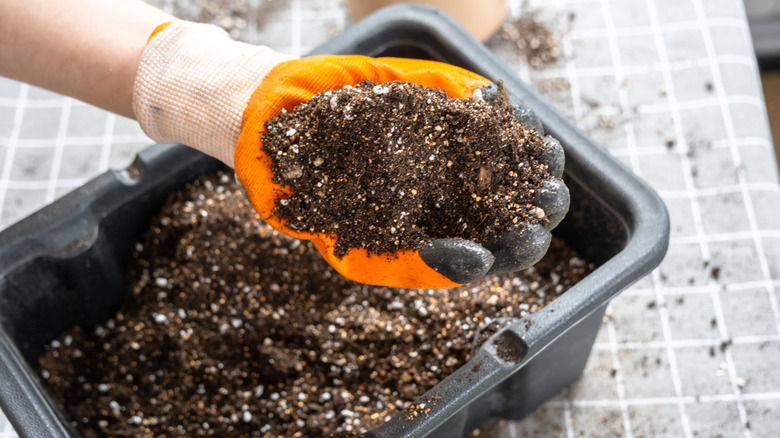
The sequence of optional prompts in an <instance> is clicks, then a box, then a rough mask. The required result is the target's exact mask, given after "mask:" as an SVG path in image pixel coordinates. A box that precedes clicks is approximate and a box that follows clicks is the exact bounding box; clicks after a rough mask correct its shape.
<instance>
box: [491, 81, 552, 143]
mask: <svg viewBox="0 0 780 438" xmlns="http://www.w3.org/2000/svg"><path fill="white" fill-rule="evenodd" d="M481 90H482V98H483V99H484V100H485V101H487V102H492V101H493V99H495V98H496V94H497V93H498V86H497V85H496V84H493V83H490V84H487V85H485V86H484V87H482V88H481ZM508 97H509V104H510V105H511V106H512V109H514V111H515V120H517V121H518V122H520V124H521V125H523V126H525V127H526V128H528V129H532V130H535V131H536V133H537V134H539V135H543V134H544V125H543V124H542V120H541V119H539V116H537V115H536V113H535V112H534V111H533V110H532V109H530V108H528V107H527V106H526V105H525V103H523V101H522V100H520V99H518V98H517V97H515V96H513V95H512V94H508Z"/></svg>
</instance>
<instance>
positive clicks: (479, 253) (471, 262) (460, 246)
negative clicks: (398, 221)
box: [420, 239, 494, 284]
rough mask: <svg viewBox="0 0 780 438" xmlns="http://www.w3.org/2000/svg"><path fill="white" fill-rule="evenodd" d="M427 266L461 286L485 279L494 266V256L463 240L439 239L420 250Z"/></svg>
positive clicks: (480, 247)
mask: <svg viewBox="0 0 780 438" xmlns="http://www.w3.org/2000/svg"><path fill="white" fill-rule="evenodd" d="M420 258H422V260H423V261H424V262H425V264H426V265H428V266H430V267H431V268H433V270H435V271H436V272H438V273H440V274H442V275H444V276H445V277H447V278H448V279H450V280H451V281H453V282H455V283H459V284H466V283H470V282H472V281H474V280H476V279H478V278H481V277H484V276H485V274H487V272H488V271H489V270H490V268H491V266H493V261H494V258H493V255H492V254H491V253H490V251H488V250H487V249H485V248H484V247H482V246H480V245H478V244H476V243H474V242H472V241H470V240H463V239H439V240H434V241H433V242H429V243H427V244H425V245H423V247H422V248H420Z"/></svg>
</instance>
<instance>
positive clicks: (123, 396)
mask: <svg viewBox="0 0 780 438" xmlns="http://www.w3.org/2000/svg"><path fill="white" fill-rule="evenodd" d="M591 270H592V266H589V265H588V264H587V263H586V262H585V261H583V260H582V259H581V258H579V257H578V256H577V254H576V253H575V252H574V251H573V250H571V249H569V248H568V247H567V246H566V245H565V244H564V243H563V242H562V241H561V240H558V239H554V240H553V243H552V245H551V248H550V251H549V252H548V254H547V256H545V258H544V259H543V260H542V261H540V262H539V263H538V264H537V265H536V266H534V267H533V268H530V269H528V270H526V271H522V272H517V273H514V274H504V275H501V276H489V277H485V278H484V279H483V280H482V281H478V282H475V283H473V284H470V285H468V286H463V287H460V288H456V289H445V290H411V289H391V288H384V287H374V286H366V285H362V284H357V283H353V282H350V281H349V280H346V279H345V278H343V277H342V276H340V275H338V273H336V272H335V271H334V270H333V269H332V268H330V266H329V265H327V263H326V262H324V261H323V259H322V257H321V256H320V255H319V253H318V252H317V251H316V249H315V248H314V247H313V245H311V244H310V243H309V242H308V241H300V240H296V239H291V238H288V237H286V236H284V235H281V234H279V233H277V232H275V231H273V230H272V229H271V228H270V227H268V226H267V225H265V224H263V223H262V222H261V221H260V220H259V219H258V218H257V214H256V213H255V211H254V210H253V209H252V208H251V206H250V205H249V203H248V201H246V199H245V197H244V196H243V194H242V192H241V191H240V189H239V187H238V186H237V184H236V183H235V182H234V179H233V178H232V176H228V175H226V174H217V175H210V176H205V177H201V178H199V179H198V180H196V181H194V182H193V183H192V184H190V185H188V186H187V187H186V188H185V189H183V190H182V191H180V192H176V193H174V194H172V195H171V197H170V199H169V201H168V202H167V204H166V205H165V206H164V207H163V208H162V211H161V212H160V213H159V214H158V215H157V216H155V217H154V218H153V219H152V221H151V226H150V228H149V230H148V231H147V232H146V233H145V235H144V236H143V239H142V241H141V242H139V243H138V244H137V245H136V248H135V251H134V254H133V256H132V260H131V262H130V265H129V268H128V273H127V278H128V291H127V294H126V297H125V301H124V303H123V305H122V306H121V308H120V309H119V311H118V312H117V313H116V314H115V315H114V316H113V317H112V318H111V319H109V320H108V321H107V322H105V323H103V324H101V325H99V326H96V327H84V328H80V327H76V328H74V329H72V330H69V331H68V332H66V333H64V334H63V335H62V336H60V337H59V338H58V339H56V340H54V341H53V342H52V343H51V345H50V346H49V347H48V348H47V351H46V353H45V354H44V355H43V356H42V357H41V358H40V359H39V364H40V369H41V375H42V377H43V378H44V380H45V382H46V383H47V385H48V386H49V388H50V389H51V392H52V394H53V396H54V398H55V399H56V400H58V401H59V402H60V403H62V404H63V406H64V408H65V411H66V412H67V413H68V415H69V416H70V418H71V419H72V424H73V426H74V427H75V428H76V429H77V430H78V431H80V432H81V433H82V434H83V436H85V437H88V438H91V437H98V436H101V437H103V436H147V437H151V436H220V437H226V436H297V437H304V436H305V437H321V436H328V435H330V434H337V435H338V436H349V435H350V434H356V433H360V432H363V431H366V430H369V429H371V428H374V427H376V426H378V425H379V424H381V423H383V422H385V421H387V420H388V419H389V418H390V417H391V416H394V415H396V414H397V413H399V412H407V414H408V415H412V414H413V415H425V411H424V409H418V408H419V406H418V405H415V404H413V401H414V399H415V397H417V396H420V395H422V394H423V393H424V392H425V391H426V390H428V389H430V388H431V387H432V386H434V385H435V384H436V383H437V382H439V381H440V380H442V379H443V378H444V377H446V376H447V375H449V374H450V373H452V372H453V371H454V370H455V369H457V368H458V367H461V366H462V365H463V364H464V363H465V362H466V361H467V360H468V358H469V357H470V356H471V354H472V353H473V351H474V349H475V348H477V346H478V345H479V343H480V342H483V341H484V340H485V339H487V338H488V337H489V335H490V334H491V333H493V332H495V331H496V330H497V329H499V328H500V327H501V324H502V323H503V324H505V323H507V322H508V320H509V319H511V318H520V317H523V316H524V315H527V314H528V313H530V312H534V311H537V310H538V309H540V308H542V307H543V306H544V305H546V304H547V303H549V302H550V301H552V300H553V299H554V298H555V297H557V296H559V295H560V294H562V293H563V292H564V291H566V290H567V289H569V288H570V287H571V286H572V285H573V284H574V283H576V282H577V281H579V280H580V279H581V278H583V277H584V276H585V275H587V274H588V273H589V272H590V271H591ZM478 369H479V367H478V366H476V367H474V371H477V370H478ZM410 412H411V413H412V414H409V413H410Z"/></svg>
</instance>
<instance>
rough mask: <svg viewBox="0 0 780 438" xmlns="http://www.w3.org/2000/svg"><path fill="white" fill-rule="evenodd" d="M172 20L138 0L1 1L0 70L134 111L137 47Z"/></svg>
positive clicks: (99, 103) (106, 105) (103, 104)
mask: <svg viewBox="0 0 780 438" xmlns="http://www.w3.org/2000/svg"><path fill="white" fill-rule="evenodd" d="M173 20H175V18H174V17H173V16H171V15H168V14H167V13H165V12H163V11H161V10H159V9H156V8H154V7H152V6H150V5H148V4H146V3H144V2H142V1H141V0H112V1H105V0H68V1H54V0H49V1H46V0H24V1H19V0H0V76H6V77H10V78H13V79H16V80H19V81H23V82H27V83H30V84H33V85H36V86H39V87H42V88H46V89H49V90H52V91H55V92H58V93H61V94H65V95H68V96H72V97H74V98H76V99H79V100H82V101H84V102H87V103H90V104H92V105H95V106H98V107H100V108H104V109H106V110H109V111H112V112H115V113H117V114H121V115H123V116H127V117H134V114H133V83H134V80H135V74H136V70H137V68H138V60H139V59H140V57H141V52H142V51H143V49H144V46H145V44H146V41H147V39H148V38H149V35H150V34H151V33H152V31H153V30H154V29H155V27H157V26H158V25H159V24H161V23H164V22H167V21H173Z"/></svg>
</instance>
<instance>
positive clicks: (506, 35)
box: [494, 10, 573, 69]
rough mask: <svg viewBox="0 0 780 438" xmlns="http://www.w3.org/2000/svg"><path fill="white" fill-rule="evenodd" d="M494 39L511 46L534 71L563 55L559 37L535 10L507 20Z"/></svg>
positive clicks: (551, 63)
mask: <svg viewBox="0 0 780 438" xmlns="http://www.w3.org/2000/svg"><path fill="white" fill-rule="evenodd" d="M569 19H570V20H572V19H573V17H570V18H569ZM494 39H498V40H501V41H506V42H508V43H510V44H512V45H513V46H514V49H515V50H516V52H517V53H518V55H520V58H522V60H523V61H524V62H525V63H526V64H528V65H529V66H530V67H531V68H535V69H541V68H546V67H549V66H551V65H553V64H555V63H556V62H557V61H558V60H559V59H560V58H561V56H562V55H563V53H562V52H561V49H560V40H559V37H558V36H557V35H556V32H555V31H553V30H552V29H550V27H549V26H548V24H547V23H545V21H544V20H543V19H542V17H541V14H540V13H539V11H536V10H526V11H524V12H523V13H522V14H521V15H520V16H518V17H514V18H510V19H507V20H506V21H505V22H504V23H503V24H502V25H501V29H500V30H499V31H498V32H497V33H496V35H495V36H494Z"/></svg>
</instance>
